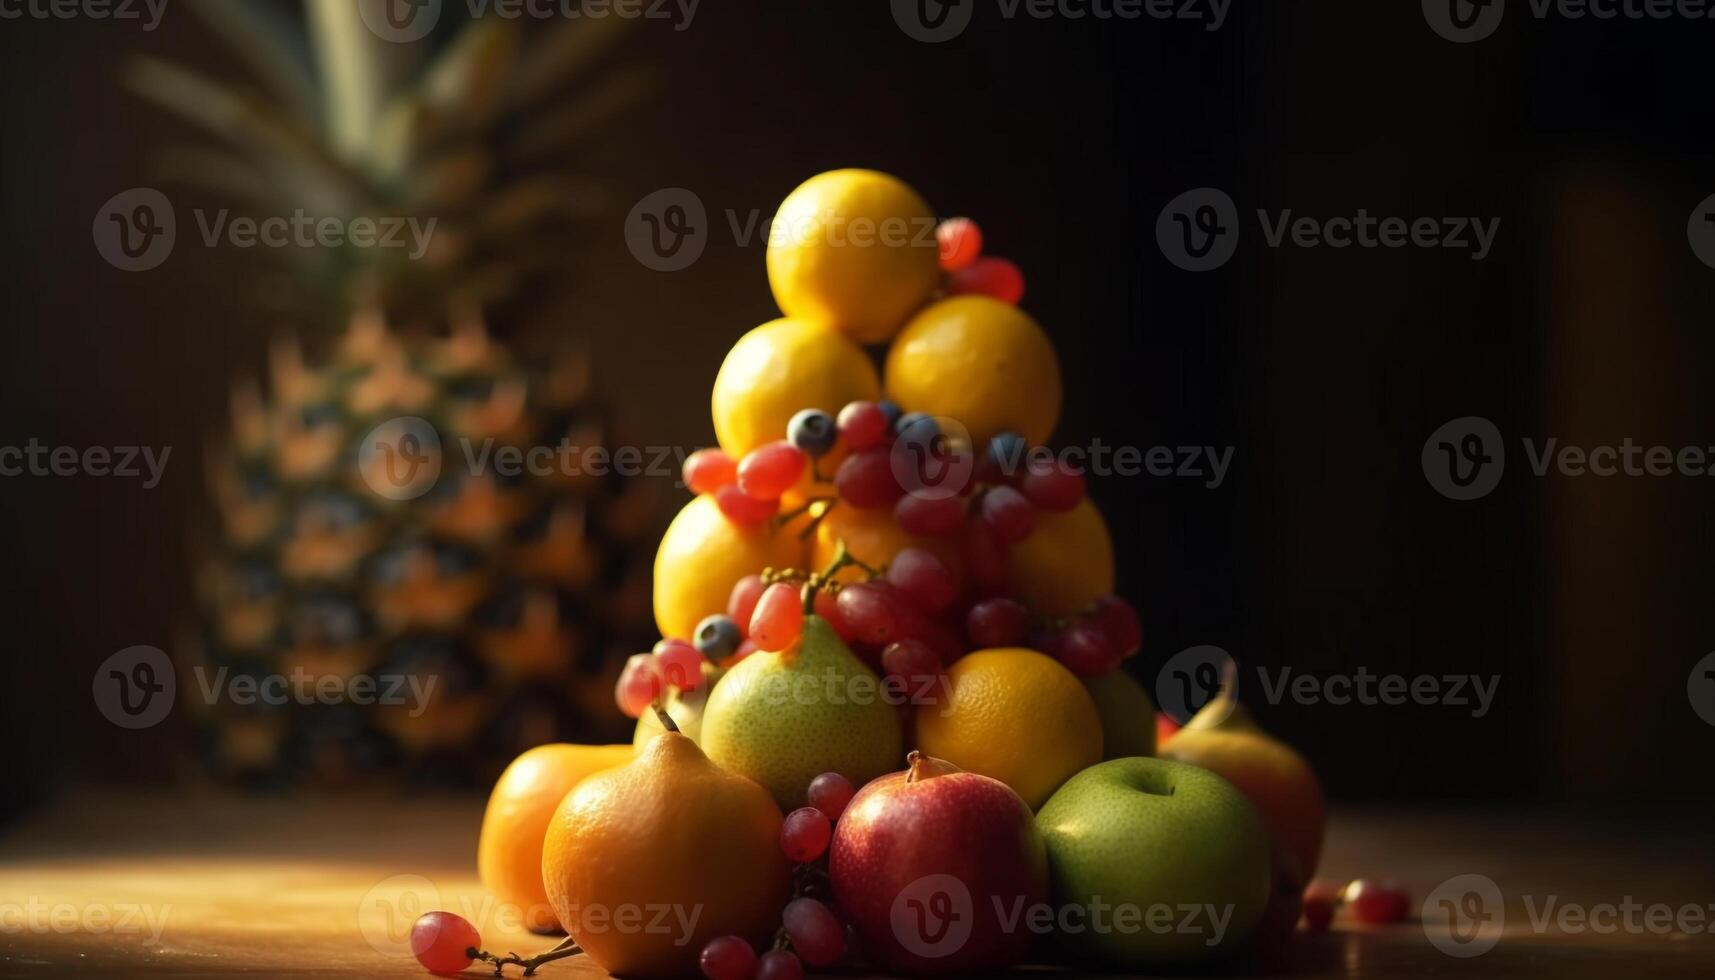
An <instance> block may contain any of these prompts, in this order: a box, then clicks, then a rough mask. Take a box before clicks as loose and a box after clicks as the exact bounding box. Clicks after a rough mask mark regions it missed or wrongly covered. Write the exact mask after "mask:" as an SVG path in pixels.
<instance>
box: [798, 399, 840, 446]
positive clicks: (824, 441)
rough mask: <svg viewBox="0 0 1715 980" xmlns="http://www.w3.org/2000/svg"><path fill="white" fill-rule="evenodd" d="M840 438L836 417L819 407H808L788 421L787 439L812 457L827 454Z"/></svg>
mask: <svg viewBox="0 0 1715 980" xmlns="http://www.w3.org/2000/svg"><path fill="white" fill-rule="evenodd" d="M839 438H840V430H839V427H838V425H836V424H835V422H834V417H833V416H832V415H830V414H829V413H827V412H824V411H822V410H821V409H819V408H806V409H804V410H803V411H801V412H799V413H798V414H797V415H794V416H792V421H790V422H788V423H786V441H787V442H790V443H791V444H792V445H794V446H796V447H798V451H799V452H801V453H804V454H805V455H807V456H810V457H812V458H818V457H821V456H823V455H825V454H826V453H827V452H828V450H830V449H832V448H834V443H835V442H838V441H839Z"/></svg>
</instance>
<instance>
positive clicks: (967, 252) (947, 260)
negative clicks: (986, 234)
mask: <svg viewBox="0 0 1715 980" xmlns="http://www.w3.org/2000/svg"><path fill="white" fill-rule="evenodd" d="M935 241H936V242H937V243H938V244H939V245H940V246H941V268H942V269H943V270H945V271H947V272H956V271H957V270H959V269H963V268H964V267H965V266H967V265H970V264H971V263H972V262H975V261H976V260H977V256H979V255H982V254H983V232H982V229H981V228H979V227H977V223H976V222H975V221H972V220H971V219H969V218H948V219H947V220H946V221H943V222H941V223H940V224H939V225H937V226H936V227H935Z"/></svg>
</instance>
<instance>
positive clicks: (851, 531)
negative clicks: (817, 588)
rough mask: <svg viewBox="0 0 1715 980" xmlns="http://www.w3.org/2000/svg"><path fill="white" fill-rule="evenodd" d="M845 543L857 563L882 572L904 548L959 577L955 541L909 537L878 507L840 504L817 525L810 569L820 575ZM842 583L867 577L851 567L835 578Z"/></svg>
mask: <svg viewBox="0 0 1715 980" xmlns="http://www.w3.org/2000/svg"><path fill="white" fill-rule="evenodd" d="M842 541H844V542H845V545H846V551H848V552H850V553H851V555H852V556H853V557H854V558H856V559H857V560H858V561H861V562H863V563H864V564H866V565H869V566H871V567H873V568H880V567H882V566H883V565H886V564H888V563H889V562H891V561H893V556H894V555H897V554H899V552H900V551H902V550H903V549H905V548H913V547H915V548H923V549H926V550H928V551H930V552H932V553H933V554H934V555H935V557H937V558H939V559H941V560H942V561H944V562H946V563H947V567H948V568H949V569H952V571H953V574H954V575H957V574H959V569H960V568H961V566H962V565H963V561H962V560H961V558H960V555H959V548H958V545H957V543H956V542H955V539H953V538H937V539H935V540H930V539H928V538H920V537H917V536H916V535H914V534H907V533H906V532H905V531H904V530H902V529H901V528H900V527H899V522H898V521H895V520H894V519H893V510H892V509H891V508H886V507H877V508H874V509H871V510H862V509H860V508H857V507H853V506H852V505H851V504H848V503H839V504H836V505H834V508H833V509H832V510H830V511H828V514H827V516H825V517H823V518H822V520H821V523H819V524H817V525H816V536H815V540H814V544H812V546H811V550H810V567H811V568H813V569H815V570H816V571H818V572H819V571H821V570H822V569H824V568H827V567H828V564H829V563H830V562H832V561H833V560H834V554H835V552H836V551H837V550H838V548H839V544H840V542H842ZM835 577H836V578H838V579H839V580H840V581H842V582H857V581H861V580H863V579H865V578H868V577H869V576H868V573H866V572H864V571H863V570H862V569H860V568H858V567H856V566H851V567H849V568H846V569H845V570H844V571H842V572H841V573H840V574H839V575H837V576H835Z"/></svg>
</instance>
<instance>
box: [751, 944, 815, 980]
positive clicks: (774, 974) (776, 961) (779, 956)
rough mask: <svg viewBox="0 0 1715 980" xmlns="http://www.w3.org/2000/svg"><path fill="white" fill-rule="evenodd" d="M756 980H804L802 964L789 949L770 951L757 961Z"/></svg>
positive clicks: (796, 955)
mask: <svg viewBox="0 0 1715 980" xmlns="http://www.w3.org/2000/svg"><path fill="white" fill-rule="evenodd" d="M756 980H804V964H802V963H800V962H798V954H796V953H794V952H792V951H791V950H789V949H771V950H769V951H768V952H766V953H763V954H762V959H761V960H759V961H757V964H756Z"/></svg>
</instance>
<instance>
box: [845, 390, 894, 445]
mask: <svg viewBox="0 0 1715 980" xmlns="http://www.w3.org/2000/svg"><path fill="white" fill-rule="evenodd" d="M834 424H835V425H837V426H839V429H840V438H841V439H844V440H845V443H846V446H847V447H849V448H850V449H852V450H853V451H858V450H864V449H868V448H870V447H871V446H873V445H875V444H876V443H878V442H880V441H881V440H882V438H883V437H884V436H886V435H887V428H888V425H887V413H886V412H884V411H882V410H881V406H880V405H877V404H876V403H875V402H852V403H851V404H850V405H847V406H846V407H845V408H842V409H840V414H839V417H838V418H837V419H836V420H835V423H834Z"/></svg>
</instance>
